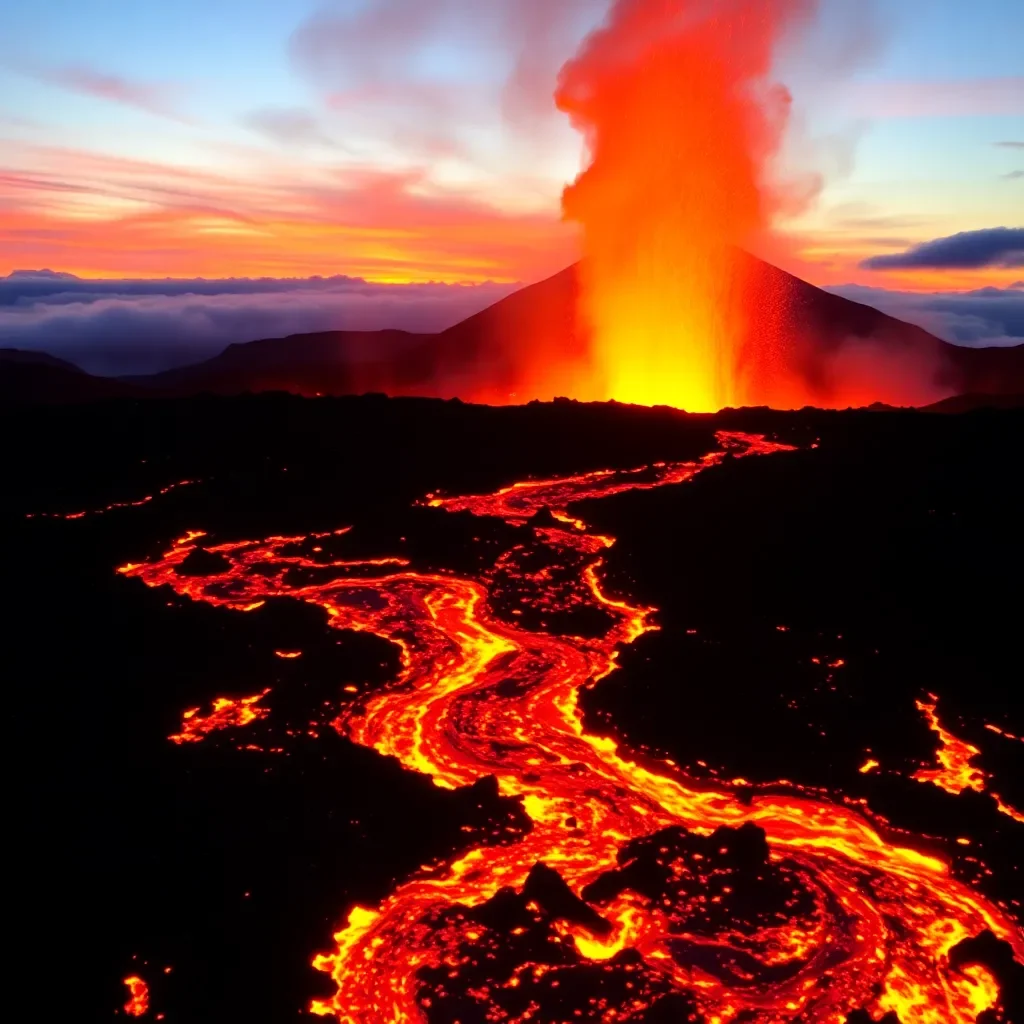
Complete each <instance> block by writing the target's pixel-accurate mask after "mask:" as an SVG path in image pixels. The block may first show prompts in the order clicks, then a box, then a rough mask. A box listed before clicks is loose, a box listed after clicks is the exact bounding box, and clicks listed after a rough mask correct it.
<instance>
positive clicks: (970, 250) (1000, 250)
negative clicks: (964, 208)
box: [861, 228, 1024, 270]
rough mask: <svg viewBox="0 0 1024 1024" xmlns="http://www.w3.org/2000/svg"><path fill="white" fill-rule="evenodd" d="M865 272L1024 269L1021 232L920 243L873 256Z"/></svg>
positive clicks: (963, 233) (1003, 231)
mask: <svg viewBox="0 0 1024 1024" xmlns="http://www.w3.org/2000/svg"><path fill="white" fill-rule="evenodd" d="M861 266H862V267H863V268H864V269H865V270H920V269H931V270H952V269H977V268H980V267H1024V228H982V229H981V230H979V231H961V232H960V233H959V234H956V235H949V236H948V237H946V238H936V239H933V240H932V241H930V242H922V243H921V244H920V245H915V246H913V247H912V248H910V249H907V250H906V251H905V252H898V253H892V254H891V255H885V256H872V257H871V258H870V259H866V260H864V261H863V262H862V263H861Z"/></svg>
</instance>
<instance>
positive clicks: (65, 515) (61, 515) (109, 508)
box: [25, 480, 199, 519]
mask: <svg viewBox="0 0 1024 1024" xmlns="http://www.w3.org/2000/svg"><path fill="white" fill-rule="evenodd" d="M197 483H199V481H198V480H179V481H178V482H177V483H173V484H168V485H167V486H166V487H161V488H160V490H159V491H157V492H156V494H147V495H146V496H145V497H143V498H139V500H138V501H113V502H111V503H110V504H109V505H104V506H103V508H90V509H86V510H85V511H84V512H28V513H26V515H25V518H26V519H85V518H86V516H101V515H103V514H104V513H106V512H113V511H114V510H115V509H119V508H139V507H141V506H142V505H148V504H149V503H150V502H151V501H153V499H154V498H158V497H160V496H162V495H164V494H170V493H171V491H174V490H177V489H178V488H179V487H190V486H191V485H192V484H197Z"/></svg>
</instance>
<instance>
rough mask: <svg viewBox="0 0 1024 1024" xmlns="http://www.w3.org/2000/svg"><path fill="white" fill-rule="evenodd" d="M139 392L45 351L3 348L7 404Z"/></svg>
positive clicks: (0, 362)
mask: <svg viewBox="0 0 1024 1024" xmlns="http://www.w3.org/2000/svg"><path fill="white" fill-rule="evenodd" d="M141 393H142V394H146V392H141ZM138 394H140V390H139V389H138V388H135V387H133V386H132V385H131V384H126V383H124V382H122V381H118V380H110V379H108V378H106V377H93V376H92V375H91V374H88V373H85V372H84V371H83V370H80V369H79V368H78V367H77V366H75V365H74V364H73V363H69V362H67V361H66V360H64V359H58V358H56V356H51V355H47V354H46V353H45V352H26V351H24V350H22V349H15V348H4V349H0V402H2V403H4V404H5V405H17V404H32V405H37V404H46V403H52V404H64V403H70V402H91V401H96V400H98V399H101V398H126V397H130V396H133V395H138Z"/></svg>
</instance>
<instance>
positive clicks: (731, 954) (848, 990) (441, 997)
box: [119, 433, 1024, 1024]
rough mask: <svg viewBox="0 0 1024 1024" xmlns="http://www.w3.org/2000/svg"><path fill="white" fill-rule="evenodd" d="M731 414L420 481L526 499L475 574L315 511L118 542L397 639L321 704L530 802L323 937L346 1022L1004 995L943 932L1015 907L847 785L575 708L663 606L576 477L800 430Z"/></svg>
mask: <svg viewBox="0 0 1024 1024" xmlns="http://www.w3.org/2000/svg"><path fill="white" fill-rule="evenodd" d="M718 440H719V443H720V446H721V447H720V449H719V450H716V451H714V452H712V453H709V454H707V455H705V456H704V457H703V458H702V459H700V460H699V461H697V462H692V463H675V464H660V465H657V466H653V467H648V468H647V469H646V470H644V471H636V472H625V473H624V472H618V471H607V472H596V473H588V474H583V475H580V476H575V477H568V478H565V479H558V480H548V481H528V482H525V483H520V484H515V485H513V486H512V487H507V488H504V489H502V490H501V491H498V492H497V493H494V494H489V495H482V496H468V497H447V498H446V497H434V496H431V497H429V498H428V499H426V500H425V504H428V505H431V506H434V507H438V508H442V509H446V510H450V511H460V510H467V511H469V512H471V513H473V514H474V515H477V516H496V517H500V518H501V519H504V520H506V521H510V522H514V523H517V524H527V523H528V522H529V523H530V525H531V526H532V527H533V529H532V531H530V532H531V533H532V539H531V540H529V541H528V542H526V543H524V544H522V545H520V546H517V547H514V548H512V549H511V550H509V551H506V552H505V553H504V554H503V555H502V557H501V558H500V559H499V560H498V561H497V563H496V565H495V566H494V568H493V569H492V570H490V571H489V572H488V573H486V574H483V575H482V576H481V577H480V578H479V579H472V578H469V579H462V578H458V577H456V576H454V575H446V574H426V573H421V572H414V571H412V570H410V569H409V568H408V566H407V565H406V564H405V563H404V562H403V561H401V560H399V559H379V560H374V561H364V562H352V561H345V562H342V561H332V560H330V558H329V557H328V556H325V555H323V554H322V552H323V550H324V546H325V544H326V543H327V542H326V541H325V542H324V543H322V544H318V543H317V542H316V538H308V537H272V538H269V539H267V540H263V541H260V542H235V543H229V544H222V545H219V546H214V547H208V548H206V551H207V552H210V553H212V554H213V555H214V556H216V557H218V558H219V559H220V571H215V572H213V573H212V574H210V575H205V576H196V575H185V574H180V573H179V572H178V571H177V570H178V567H180V566H181V565H182V563H183V562H185V560H186V559H187V558H188V557H189V556H190V555H192V554H193V553H194V552H195V551H196V550H197V541H199V539H200V536H201V535H197V534H189V535H187V536H186V537H184V538H182V539H181V540H179V541H178V542H176V543H175V544H174V545H173V547H171V549H170V550H169V551H167V552H166V553H165V555H164V556H163V557H162V558H161V559H159V560H155V561H151V562H147V563H144V564H138V565H127V566H124V567H122V568H121V569H120V570H119V571H120V572H121V573H122V574H124V575H125V576H128V577H133V578H138V579H140V580H142V581H143V582H144V583H145V584H147V585H149V586H154V587H155V586H161V585H169V586H171V587H172V588H174V590H175V591H176V592H177V593H178V594H180V595H183V596H187V597H189V598H191V599H193V600H196V601H204V602H207V603H210V604H213V605H217V606H223V607H225V608H227V609H236V610H251V609H253V608H255V607H258V606H259V605H260V604H261V602H263V601H265V600H266V599H267V598H272V597H290V598H294V599H298V600H301V601H306V602H309V603H311V604H314V605H316V606H319V607H320V608H322V609H324V611H325V613H326V615H327V617H328V622H329V625H330V626H331V627H333V628H336V629H342V630H362V631H367V632H370V633H373V634H375V635H377V636H379V637H382V638H384V639H386V640H388V641H390V642H391V643H393V644H395V645H397V647H398V648H399V651H400V654H401V663H402V670H401V672H400V673H399V676H398V678H397V679H395V680H394V681H393V683H391V684H390V685H388V686H387V687H386V688H385V689H384V690H382V691H379V692H377V693H376V694H375V695H373V696H371V697H369V698H367V699H366V700H365V701H364V702H363V703H361V704H358V705H353V706H351V707H350V708H348V709H347V710H345V711H343V712H342V713H341V715H340V717H339V718H338V719H337V720H336V721H335V723H334V725H335V728H337V729H338V730H339V731H340V732H341V733H342V734H343V735H345V736H347V737H349V738H350V739H351V740H352V741H354V742H355V743H359V744H363V745H365V746H367V747H372V748H373V749H375V750H377V751H378V752H380V753H381V754H384V755H388V756H392V757H395V758H397V759H398V760H399V761H400V762H401V763H402V764H403V765H404V766H405V767H406V768H407V769H409V770H411V771H416V772H421V773H424V774H426V775H429V776H430V777H431V778H432V779H433V781H434V783H435V784H436V785H438V786H442V787H448V788H455V787H461V786H468V785H470V784H472V783H474V782H476V781H478V780H479V779H481V778H483V777H485V776H494V777H495V778H496V779H497V782H498V787H499V790H500V792H501V794H502V795H504V796H507V797H515V798H519V799H520V800H521V802H522V807H523V809H524V811H525V812H526V814H527V815H528V816H529V818H530V819H531V821H532V829H531V830H530V831H529V832H527V833H526V834H525V835H523V836H522V837H521V838H519V839H518V840H517V841H514V842H508V843H506V844H504V845H479V846H477V847H475V848H473V849H471V850H470V851H469V852H468V853H465V854H464V855H461V856H460V857H458V859H456V860H454V861H453V862H450V863H446V864H442V865H433V866H426V867H424V868H423V870H422V871H421V872H420V873H418V874H417V875H416V876H414V877H412V878H410V879H409V880H407V881H406V882H404V883H403V884H401V885H400V886H399V887H398V888H397V889H396V890H395V891H394V892H393V894H392V895H391V896H390V897H389V898H388V899H387V900H386V901H385V902H384V903H383V904H382V905H380V906H376V907H362V906H357V907H355V908H352V909H351V910H350V912H349V914H348V917H347V921H346V923H345V924H344V925H343V926H342V927H341V928H340V930H339V931H338V933H337V934H336V935H335V936H334V939H335V947H334V948H333V949H332V950H330V951H328V952H324V953H322V954H320V955H318V956H317V957H316V958H315V960H314V966H315V967H316V968H318V969H319V970H320V971H323V972H326V973H328V974H329V975H330V976H331V977H332V978H333V981H334V982H335V985H336V988H335V991H334V994H333V995H331V996H330V997H328V998H324V999H320V1000H317V1001H315V1002H314V1003H313V1005H312V1006H311V1010H312V1012H314V1013H316V1014H320V1015H322V1016H325V1017H335V1018H336V1019H337V1020H338V1021H342V1022H346V1024H357V1022H358V1024H377V1022H380V1024H384V1022H389V1024H390V1022H395V1024H397V1022H412V1021H428V1022H429V1024H442V1022H454V1021H461V1022H462V1024H467V1022H477V1021H479V1022H484V1021H486V1022H511V1021H515V1022H520V1021H527V1020H531V1021H549V1020H550V1021H556V1020H591V1021H598V1020H599V1021H606V1022H612V1021H621V1020H628V1019H643V1018H644V1015H645V1014H647V1013H648V1012H649V1011H650V1010H651V1008H652V1007H655V1006H656V1004H658V1003H659V1002H660V1003H664V1005H665V1006H671V1007H673V1008H674V1012H673V1014H672V1016H670V1017H668V1018H665V1019H675V1020H686V1019H690V1020H695V1021H696V1020H701V1019H703V1020H705V1021H707V1022H708V1024H725V1022H729V1021H746V1022H763V1024H767V1022H778V1021H801V1022H830V1024H831V1022H836V1024H842V1022H843V1021H845V1020H846V1017H847V1015H848V1014H849V1013H851V1012H852V1011H854V1010H856V1009H864V1010H867V1011H868V1013H870V1014H871V1015H872V1017H874V1018H876V1019H877V1018H879V1017H881V1016H883V1015H884V1014H885V1013H887V1012H889V1011H895V1012H896V1013H897V1014H898V1016H899V1020H900V1021H901V1022H903V1024H952V1022H968V1021H974V1020H975V1019H976V1018H977V1016H978V1015H979V1014H980V1013H982V1012H983V1011H985V1010H986V1009H989V1008H993V1007H998V1004H999V998H1000V993H999V988H998V985H997V983H996V980H995V978H994V977H993V975H992V974H991V973H990V971H989V970H988V968H986V967H984V966H982V965H980V964H971V963H966V964H965V963H963V962H959V963H958V961H957V958H956V957H953V958H951V957H950V953H951V951H952V950H953V948H954V947H955V946H957V944H959V943H960V942H962V941H963V940H965V939H968V938H970V937H973V936H977V935H979V934H981V933H982V932H984V931H986V930H989V931H991V932H992V933H994V935H995V936H996V937H997V938H999V939H1001V940H1005V941H1007V942H1009V943H1010V944H1011V946H1012V947H1013V950H1014V953H1015V955H1016V957H1017V959H1018V960H1024V935H1022V933H1021V931H1020V929H1019V927H1018V926H1017V924H1016V923H1015V922H1014V921H1013V919H1012V918H1011V917H1009V916H1008V915H1007V914H1006V913H1004V912H1003V910H1001V909H1000V908H999V907H997V906H996V905H994V904H993V903H991V902H989V901H987V900H986V899H985V898H983V897H982V896H981V895H979V894H978V893H976V892H975V891H974V890H972V889H971V888H970V887H969V886H967V885H966V884H964V883H962V882H960V881H958V880H957V879H956V878H954V877H953V875H952V873H951V871H950V869H949V866H948V865H947V863H945V861H943V860H942V859H941V858H940V857H938V856H936V855H934V854H932V853H927V852H922V851H921V850H919V849H915V848H913V847H912V846H909V845H902V844H901V843H900V842H897V841H894V840H893V839H892V838H891V834H890V833H889V832H888V830H886V829H885V828H884V825H883V823H880V822H878V821H875V820H872V819H870V818H869V817H867V816H866V815H864V814H862V813H860V811H859V810H857V809H856V808H851V807H849V806H846V805H844V804H841V803H833V802H829V801H827V800H823V799H821V798H820V797H815V796H812V795H809V794H807V793H803V792H801V791H799V790H798V789H793V788H790V789H788V790H787V791H785V792H782V793H780V792H778V791H777V789H778V787H776V788H775V789H773V790H772V791H771V792H768V791H765V792H755V793H754V795H753V797H750V795H749V791H747V792H743V791H742V790H741V787H738V786H734V787H730V786H728V785H725V784H722V785H719V786H717V787H714V788H713V787H712V786H710V785H709V784H707V783H705V782H701V783H699V784H698V783H695V782H694V781H693V780H691V779H689V778H688V777H686V776H685V775H684V774H683V773H681V772H680V771H679V770H678V769H677V768H676V767H675V766H673V765H672V764H669V763H663V762H647V763H640V762H639V760H637V759H634V757H633V756H632V755H628V754H627V753H626V752H624V751H623V750H620V749H619V748H618V747H617V745H616V743H615V742H613V741H612V740H610V739H608V738H605V737H600V736H594V735H589V734H587V733H586V732H585V731H584V728H583V724H582V715H581V712H580V709H579V708H578V705H577V697H578V694H579V692H580V690H581V689H582V688H585V687H587V686H591V685H593V683H594V682H595V681H596V680H599V679H601V678H602V677H604V676H606V675H607V674H608V673H610V672H612V671H613V670H614V668H615V665H616V657H617V652H618V650H619V648H620V646H621V645H623V644H628V643H630V642H632V641H633V640H635V639H636V638H637V637H639V636H640V635H641V634H643V633H644V632H646V631H648V630H650V629H654V628H656V627H655V625H654V624H653V622H652V615H653V612H654V609H651V608H644V607H638V606H635V605H633V604H630V603H629V602H628V601H626V600H624V599H621V598H616V597H613V596H612V595H610V594H609V593H607V592H606V590H605V589H604V585H603V583H602V572H601V568H602V555H603V552H604V551H605V550H606V549H607V548H608V547H610V546H611V544H612V543H613V540H612V538H609V537H603V536H598V535H595V534H593V533H591V532H588V530H587V527H586V524H585V523H583V522H582V521H580V520H578V519H575V518H573V517H572V516H571V515H569V513H568V508H569V505H570V504H571V503H572V502H574V501H579V500H581V499H584V498H586V499H594V498H600V497H602V496H605V495H610V494H615V493H619V492H622V491H626V490H631V489H636V488H650V487H657V486H662V485H666V484H679V483H683V482H685V481H687V480H690V479H691V478H692V477H694V476H695V475H696V474H697V473H700V472H702V471H705V470H708V469H711V468H712V467H714V466H716V465H718V464H719V463H721V462H722V461H723V460H724V459H725V458H726V457H727V455H729V454H730V453H731V454H732V455H733V456H737V457H743V456H754V455H771V454H774V453H777V452H781V451H784V450H788V446H786V445H782V444H778V443H774V442H771V441H767V440H765V439H764V438H763V437H760V436H754V435H747V434H739V433H720V434H719V435H718ZM543 510H547V512H546V513H545V514H544V515H541V516H539V517H538V518H537V519H533V517H534V515H535V513H538V512H543ZM531 520H532V522H530V521H531ZM311 545H313V547H312V549H311ZM317 550H319V551H320V552H321V553H320V554H317ZM538 553H540V554H541V555H543V556H544V557H543V558H541V559H540V562H538V560H537V555H538ZM204 557H206V556H204ZM538 565H540V567H539V568H538ZM499 586H502V587H510V586H511V587H514V588H515V590H516V595H517V600H518V608H519V609H520V612H519V614H520V615H522V616H525V617H524V618H522V619H521V620H520V624H513V623H515V622H516V620H515V617H514V613H513V614H512V615H504V616H501V617H499V615H498V613H497V612H496V611H495V610H494V603H493V600H492V599H493V598H494V596H495V592H496V588H498V587H499ZM573 608H576V609H579V608H589V609H590V610H592V611H593V612H594V613H596V614H597V615H598V617H599V621H601V622H604V623H607V626H606V628H604V629H603V632H602V631H601V630H596V631H595V632H596V633H597V634H598V635H596V636H590V637H577V636H570V635H557V634H555V633H553V632H549V631H546V630H544V629H543V628H541V627H540V626H539V620H536V621H535V619H534V618H533V617H531V616H541V617H542V616H543V615H544V614H545V613H546V612H551V613H554V612H556V611H558V610H559V609H563V610H564V609H573ZM507 619H511V620H512V622H511V623H510V622H509V621H506V620H507ZM528 620H529V624H530V625H532V626H534V627H535V628H526V627H527V625H528ZM261 699H262V695H259V696H255V697H252V698H247V699H246V700H245V701H239V702H237V703H236V702H232V701H231V700H229V699H227V698H221V699H219V700H218V702H217V704H216V706H215V708H214V711H213V714H212V715H211V716H206V717H204V716H203V715H202V714H200V713H199V712H198V711H196V710H192V711H190V712H189V714H188V716H187V717H186V719H185V721H184V724H183V729H182V733H181V734H178V735H177V736H176V737H174V739H176V741H178V742H182V741H183V740H185V739H202V738H203V737H204V736H206V735H208V734H209V733H210V732H212V731H213V730H214V729H218V728H225V727H240V726H244V725H246V724H248V723H249V722H251V721H255V720H257V719H259V718H260V717H262V715H263V714H264V709H262V708H261V707H260V705H259V701H260V700H261ZM538 865H543V867H538ZM552 893H553V894H554V896H552V895H551V894H552ZM545 894H546V895H545ZM673 1000H674V1002H673ZM666 1001H667V1002H666Z"/></svg>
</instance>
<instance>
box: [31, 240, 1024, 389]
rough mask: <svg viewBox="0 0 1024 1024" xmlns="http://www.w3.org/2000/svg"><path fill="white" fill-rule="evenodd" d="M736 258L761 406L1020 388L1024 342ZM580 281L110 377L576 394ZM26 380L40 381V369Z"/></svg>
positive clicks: (213, 384) (139, 384) (141, 385)
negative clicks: (979, 334) (930, 325)
mask: <svg viewBox="0 0 1024 1024" xmlns="http://www.w3.org/2000/svg"><path fill="white" fill-rule="evenodd" d="M744 259H746V260H747V261H749V262H748V264H747V265H746V266H744V268H743V269H744V270H745V271H746V272H748V276H749V279H750V280H751V281H752V282H753V285H752V302H751V308H752V310H753V311H754V315H753V316H752V317H751V319H750V322H749V323H748V324H746V325H745V326H744V327H743V328H742V330H744V331H745V337H744V341H745V343H746V345H747V349H748V350H749V351H750V352H752V353H755V355H756V357H757V358H759V359H761V362H760V363H759V364H758V363H757V362H756V359H755V361H754V364H753V372H754V373H755V374H756V375H757V379H758V382H759V386H758V393H759V395H760V394H763V399H762V400H763V401H764V402H765V403H767V404H773V405H778V406H781V407H785V406H786V405H787V404H792V397H793V393H792V391H790V392H787V391H786V390H785V385H784V383H783V382H784V381H786V380H787V379H789V380H791V379H793V378H794V377H796V378H798V379H799V381H800V382H801V384H800V389H799V395H800V396H801V402H802V401H809V402H810V404H821V405H837V404H839V405H842V404H858V405H865V404H870V403H871V402H872V401H876V400H877V401H881V402H885V403H889V404H892V405H909V404H913V405H927V404H929V403H931V402H933V401H935V400H936V399H937V398H939V397H942V396H953V395H958V394H972V395H1002V394H1020V393H1024V346H1020V347H1016V348H988V349H973V348H963V347H959V346H956V345H951V344H948V343H947V342H944V341H942V340H940V339H939V338H936V337H935V336H934V335H932V334H929V333H928V332H927V331H925V330H923V329H922V328H920V327H916V326H914V325H912V324H907V323H904V322H903V321H902V320H897V319H895V318H894V317H891V316H888V315H887V314H885V313H882V312H880V311H879V310H877V309H874V308H873V307H871V306H865V305H863V304H861V303H858V302H853V301H851V300H850V299H846V298H843V297H842V296H839V295H834V294H831V293H829V292H825V291H822V290H821V289H820V288H816V287H814V286H813V285H810V284H808V283H807V282H805V281H802V280H800V279H799V278H796V277H794V276H792V275H791V274H788V273H786V272H785V271H783V270H780V269H778V268H777V267H773V266H771V265H770V264H767V263H763V262H762V261H760V260H756V259H754V257H746V256H745V257H744ZM578 292H579V284H578V276H577V268H576V267H575V266H573V267H569V268H568V269H566V270H564V271H562V272H561V273H559V274H556V275H555V276H553V277H550V278H548V279H547V280H545V281H541V282H540V283H538V284H534V285H530V286H529V287H526V288H523V289H521V290H519V291H517V292H514V293H513V294H512V295H509V296H507V297H506V298H504V299H502V300H501V301H499V302H497V303H495V304H494V305H492V306H490V307H488V308H487V309H485V310H483V311H482V312H480V313H477V314H476V315H475V316H472V317H470V318H469V319H467V320H464V321H462V322H461V323H459V324H456V325H455V326H454V327H451V328H449V329H448V330H446V331H443V332H441V333H440V334H412V333H409V332H406V331H397V330H390V331H334V332H324V333H319V334H299V335H292V336H290V337H286V338H271V339H265V340H262V341H253V342H249V343H246V344H236V345H230V346H229V347H228V348H226V349H225V350H224V351H223V352H221V353H220V354H219V355H217V356H215V357H214V358H212V359H208V360H206V361H204V362H200V363H196V364H193V365H191V366H185V367H179V368H177V369H173V370H167V371H165V372H163V373H157V374H153V375H149V376H143V377H133V378H126V379H125V380H124V381H121V382H119V384H120V386H122V387H129V388H130V389H131V391H132V393H139V392H141V393H150V394H153V393H156V394H167V395H186V394H196V393H201V392H211V393H215V394H226V395H227V394H239V393H242V392H246V391H251V392H260V391H289V392H292V393H296V394H303V395H318V394H324V395H327V394H330V395H339V394H362V393H368V392H383V393H387V394H390V395H420V396H424V397H435V398H453V397H460V398H463V399H467V400H473V401H481V402H490V403H494V404H501V403H508V402H522V401H527V400H529V399H531V398H534V397H542V398H548V397H552V396H553V395H556V394H563V395H572V394H573V393H574V389H573V373H574V366H575V365H578V358H579V357H580V356H581V355H582V354H584V353H585V351H586V347H587V338H586V336H585V334H584V332H583V329H582V328H581V327H580V325H579V323H578V321H577V317H576V307H577V298H578ZM762 353H770V359H764V358H763V357H762ZM861 378H865V379H868V378H869V380H868V383H865V384H864V386H863V387H862V388H861V389H860V391H858V390H857V388H856V387H854V388H852V389H851V387H850V386H849V382H850V380H851V379H855V380H859V379H861ZM98 379H99V378H92V380H93V381H96V380H98ZM36 383H37V386H38V387H39V388H42V387H43V382H42V380H40V381H38V382H36ZM55 383H56V381H55ZM61 386H62V387H65V388H66V387H67V382H64V384H63V385H61ZM88 387H98V385H94V384H90V385H88ZM840 388H842V390H840ZM81 390H83V391H84V390H86V387H85V386H83V387H82V388H81ZM808 396H809V397H808ZM57 400H60V399H57Z"/></svg>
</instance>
